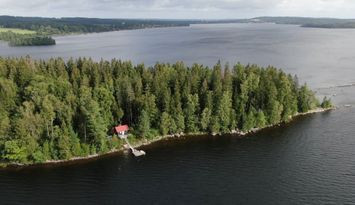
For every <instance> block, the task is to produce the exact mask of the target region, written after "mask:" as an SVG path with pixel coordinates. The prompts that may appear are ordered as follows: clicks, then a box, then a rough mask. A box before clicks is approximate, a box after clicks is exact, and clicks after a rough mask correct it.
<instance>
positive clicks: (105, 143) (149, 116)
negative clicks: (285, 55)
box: [0, 57, 332, 164]
mask: <svg viewBox="0 0 355 205" xmlns="http://www.w3.org/2000/svg"><path fill="white" fill-rule="evenodd" d="M320 106H321V107H323V108H329V107H332V104H331V102H330V100H329V99H326V98H325V99H324V100H323V102H322V103H321V104H320V103H319V101H318V100H317V98H316V97H315V95H314V93H313V92H312V91H311V90H310V89H309V88H308V87H307V85H299V84H298V80H297V77H294V76H291V75H288V74H286V73H284V72H283V71H282V70H278V69H276V68H273V67H268V68H260V67H258V66H256V65H247V66H244V65H241V64H237V65H234V66H232V67H230V66H228V64H227V65H225V66H222V65H221V64H220V63H217V64H216V65H215V66H214V67H213V68H209V67H206V66H203V65H200V64H193V65H192V66H190V67H189V66H186V65H184V64H183V63H182V62H177V63H175V64H163V63H157V64H156V65H155V66H153V67H146V66H144V65H143V64H139V65H133V64H132V63H131V62H129V61H120V60H115V59H114V60H111V61H100V62H95V61H93V60H91V59H85V58H79V59H70V60H69V61H67V62H65V61H64V60H62V59H60V58H56V59H51V60H48V61H43V60H33V59H31V58H29V57H27V58H19V59H17V58H0V118H1V121H0V153H1V154H0V161H1V162H2V163H3V164H11V163H12V164H13V163H20V164H32V163H43V162H47V161H50V160H63V159H71V158H73V157H86V156H88V155H92V154H96V153H98V154H103V153H107V152H109V151H110V150H113V149H120V148H121V146H122V144H121V142H120V140H118V139H117V138H116V137H115V136H113V135H114V133H113V132H112V128H113V126H115V125H117V124H120V123H121V124H128V125H129V126H130V128H131V130H130V133H131V135H130V137H129V138H130V140H131V141H135V140H144V139H146V140H152V139H154V138H156V137H157V136H165V135H168V134H182V133H185V134H189V133H190V134H194V133H230V132H233V131H238V130H239V131H248V130H251V129H253V128H263V127H266V126H270V125H275V124H278V123H280V122H287V121H289V120H290V119H291V118H292V116H295V115H297V114H298V113H306V112H307V111H309V110H312V109H315V108H318V107H320Z"/></svg>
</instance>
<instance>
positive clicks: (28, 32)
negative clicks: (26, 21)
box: [0, 28, 36, 34]
mask: <svg viewBox="0 0 355 205" xmlns="http://www.w3.org/2000/svg"><path fill="white" fill-rule="evenodd" d="M7 31H12V32H14V33H17V34H35V33H36V32H35V31H30V30H25V29H18V28H0V32H7Z"/></svg>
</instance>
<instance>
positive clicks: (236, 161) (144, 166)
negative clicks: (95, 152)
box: [0, 24, 355, 205]
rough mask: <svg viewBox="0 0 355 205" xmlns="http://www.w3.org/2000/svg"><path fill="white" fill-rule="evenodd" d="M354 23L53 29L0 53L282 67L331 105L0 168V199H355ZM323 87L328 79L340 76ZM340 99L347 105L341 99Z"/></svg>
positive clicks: (354, 201) (180, 201)
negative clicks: (233, 131)
mask: <svg viewBox="0 0 355 205" xmlns="http://www.w3.org/2000/svg"><path fill="white" fill-rule="evenodd" d="M354 34H355V30H326V29H305V28H299V27H296V26H282V25H254V24H253V25H238V24H237V25H234V24H230V25H198V26H193V27H191V28H168V29H147V30H140V31H124V32H114V33H105V34H93V35H84V36H68V37H58V38H57V42H58V45H57V46H54V47H41V48H8V47H6V46H5V45H1V46H0V54H1V55H3V56H7V55H22V54H25V53H31V54H33V56H35V57H37V58H47V57H49V56H52V55H56V56H57V55H59V56H62V57H68V56H71V55H73V56H82V55H85V56H92V57H94V58H99V57H103V58H111V57H117V58H130V59H133V60H134V61H135V62H140V61H145V62H147V64H151V63H154V62H155V61H156V60H160V61H169V62H173V61H176V60H185V61H186V62H188V63H191V62H195V61H198V62H201V63H205V64H213V63H214V62H215V61H216V60H217V59H219V58H221V59H222V60H223V61H229V62H233V61H234V60H236V61H237V60H240V61H242V62H253V63H259V64H262V65H267V64H273V65H276V66H281V67H284V68H285V69H286V70H287V72H291V73H295V74H298V75H299V76H300V78H303V80H305V81H308V82H309V83H310V84H311V85H312V87H313V88H314V89H315V90H316V91H317V93H318V94H319V96H323V95H327V96H332V98H333V100H334V102H335V103H336V104H337V105H338V106H339V109H337V110H335V111H331V112H327V113H318V114H313V115H310V116H303V117H300V118H298V119H297V120H295V121H293V122H292V123H290V124H288V125H283V126H281V127H276V128H271V129H268V130H264V131H262V132H259V133H257V134H254V135H250V136H248V137H245V138H238V137H237V136H215V137H212V136H203V137H190V138H181V139H175V140H169V141H163V142H159V143H156V144H154V145H151V146H148V147H145V148H144V150H145V151H146V152H147V155H146V156H144V157H142V158H134V157H132V156H131V155H122V154H116V155H113V156H110V157H105V158H103V159H100V160H94V161H90V162H84V163H80V164H76V165H66V166H62V167H47V168H31V169H24V170H16V171H14V170H11V171H10V170H8V171H0V204H316V205H318V204H355V157H354V156H355V135H354V131H355V128H354V123H355V118H354V116H355V108H353V107H352V106H354V105H355V89H354V86H352V85H351V84H352V83H353V82H355V53H354V52H353V49H354V47H355V37H354ZM346 84H348V86H345V87H344V86H343V87H342V86H341V87H331V86H336V85H346ZM344 105H350V106H351V107H349V108H345V107H344Z"/></svg>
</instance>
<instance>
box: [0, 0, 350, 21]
mask: <svg viewBox="0 0 355 205" xmlns="http://www.w3.org/2000/svg"><path fill="white" fill-rule="evenodd" d="M354 9H355V1H353V0H312V1H309V0H31V1H22V0H0V14H3V15H18V16H54V17H62V16H87V17H103V18H125V17H128V18H244V17H245V18H246V17H255V16H264V15H272V16H278V15H287V16H329V17H347V18H350V17H354V16H353V11H354Z"/></svg>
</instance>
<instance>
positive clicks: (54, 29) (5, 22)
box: [0, 16, 189, 35]
mask: <svg viewBox="0 0 355 205" xmlns="http://www.w3.org/2000/svg"><path fill="white" fill-rule="evenodd" d="M169 26H189V22H188V21H180V20H158V19H98V18H41V17H15V16H0V27H4V28H20V29H27V30H32V31H36V32H37V33H39V34H45V35H52V34H66V33H92V32H106V31H118V30H129V29H140V28H154V27H169Z"/></svg>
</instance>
